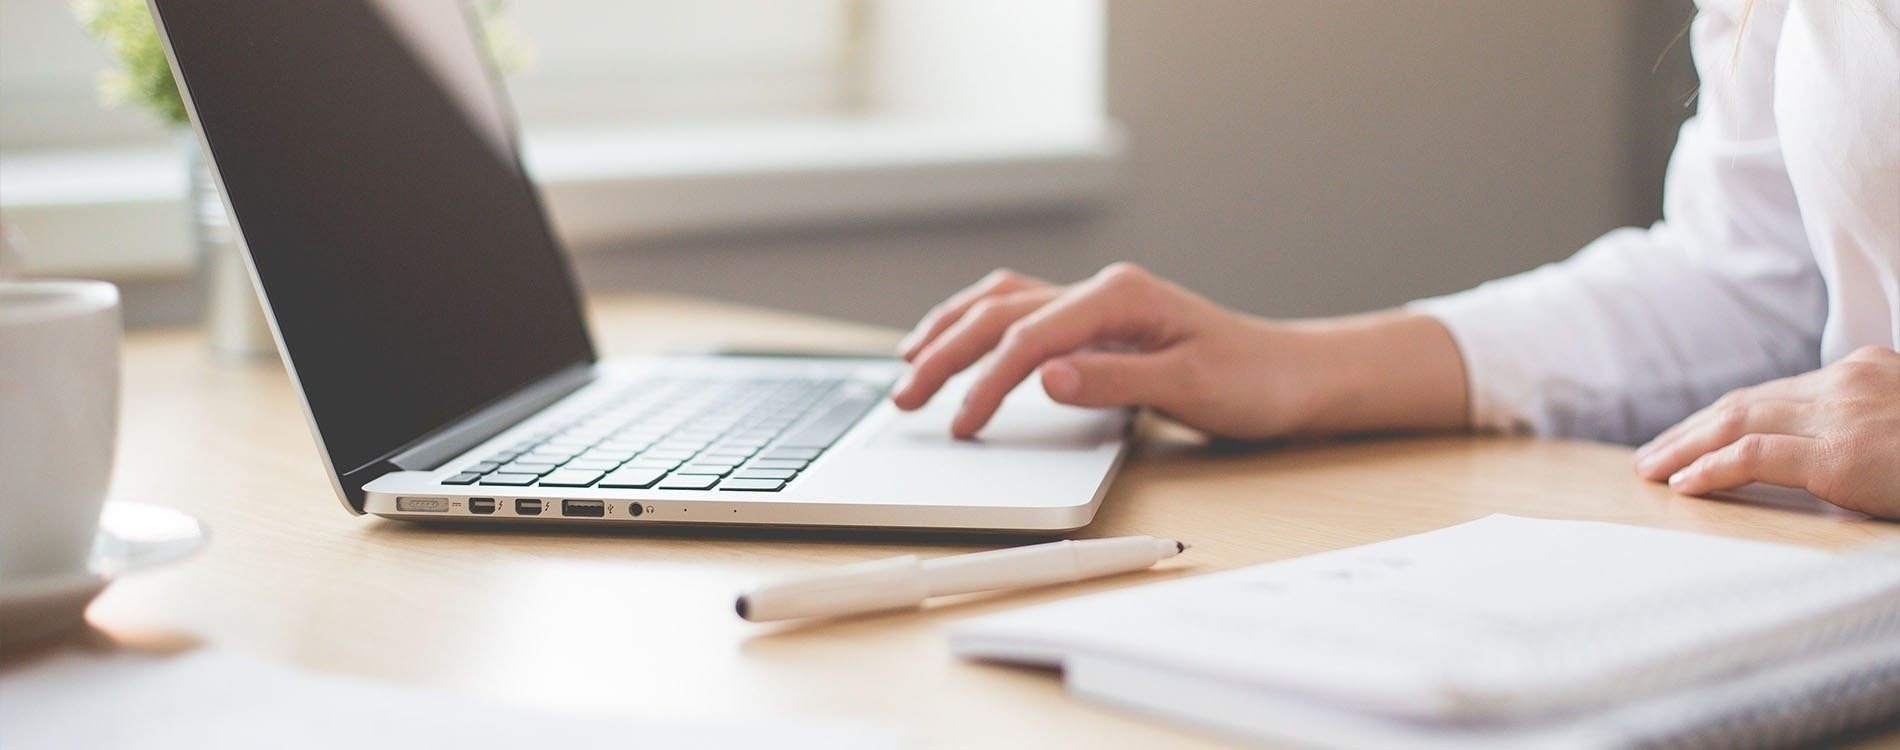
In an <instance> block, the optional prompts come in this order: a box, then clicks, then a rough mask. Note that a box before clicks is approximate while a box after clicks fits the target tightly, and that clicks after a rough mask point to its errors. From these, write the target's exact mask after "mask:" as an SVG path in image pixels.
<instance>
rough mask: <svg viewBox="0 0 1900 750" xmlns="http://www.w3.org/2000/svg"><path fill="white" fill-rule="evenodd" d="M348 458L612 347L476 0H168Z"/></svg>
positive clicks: (196, 102)
mask: <svg viewBox="0 0 1900 750" xmlns="http://www.w3.org/2000/svg"><path fill="white" fill-rule="evenodd" d="M154 6H155V8H156V9H157V10H158V11H159V15H160V18H161V19H162V23H163V27H164V29H165V33H166V34H167V36H168V38H169V40H170V44H171V48H172V52H173V55H174V61H175V63H176V65H177V68H178V70H179V72H180V75H182V76H183V78H184V80H185V84H186V89H187V93H188V96H189V98H190V100H191V103H192V105H193V109H194V110H195V113H196V117H197V120H198V123H199V125H200V126H201V127H202V128H203V130H204V134H205V138H206V139H207V141H208V142H209V143H210V146H211V153H212V157H213V158H214V159H215V162H216V165H217V168H218V172H219V174H220V176H221V177H222V178H223V181H224V186H225V191H226V194H227V195H228V196H229V200H230V202H231V206H232V209H233V211H234V213H235V215H236V218H237V221H238V224H239V226H240V227H241V229H242V232H243V237H244V240H245V242H246V243H247V244H248V245H249V247H250V252H251V258H252V261H253V263H254V264H255V267H256V269H257V274H258V276H259V278H260V279H261V281H262V282H263V286H264V291H265V296H266V299H267V300H268V304H269V307H270V310H271V313H272V315H273V316H274V317H275V318H276V321H277V326H278V330H279V332H280V334H281V336H282V339H283V344H284V348H285V349H286V351H287V353H288V355H289V358H290V362H291V365H292V367H293V368H294V369H295V372H296V377H297V379H298V380H299V381H300V384H301V386H302V388H303V392H304V397H305V398H306V399H307V400H308V403H309V408H310V412H311V415H312V417H313V418H314V420H315V422H316V424H317V428H318V432H319V433H320V435H321V437H322V441H323V445H324V448H325V449H326V450H327V451H328V452H329V454H330V460H331V465H332V466H333V468H335V470H336V471H337V472H338V473H340V474H347V473H349V472H351V471H353V470H355V469H359V468H362V467H363V466H365V465H368V464H370V463H372V462H374V461H376V460H377V459H379V458H381V457H384V456H386V455H388V454H390V453H391V452H393V451H395V450H397V449H398V448H401V447H403V446H405V445H406V444H408V443H410V442H413V441H415V440H416V439H417V438H419V437H422V436H423V435H425V434H426V433H428V432H430V431H432V430H434V429H437V428H439V427H442V426H444V425H445V424H446V423H449V422H451V421H453V420H455V419H456V418H458V417H461V416H464V415H467V414H469V413H471V412H473V411H476V410H478V409H480V408H482V407H483V406H485V405H488V404H490V403H493V402H494V401H496V400H498V399H500V398H502V397H504V396H506V395H508V394H510V393H512V392H514V391H516V390H518V389H520V388H522V387H523V386H527V385H529V384H531V383H533V382H535V381H536V380H538V379H540V378H543V377H545V376H547V375H550V374H552V373H555V372H557V371H560V370H563V369H565V368H568V367H571V366H573V365H575V364H578V363H584V362H588V361H591V360H592V359H593V356H594V355H593V348H592V345H591V344H590V342H589V340H588V337H587V330H586V326H585V324H584V322H583V320H582V318H581V311H580V309H579V303H578V299H577V296H576V294H575V290H574V288H573V285H572V280H571V278H570V277H569V274H568V268H567V266H566V260H565V258H564V257H563V256H562V254H561V251H560V248H559V247H558V246H557V245H556V243H555V240H554V238H553V237H552V236H551V232H550V230H549V228H548V226H547V223H546V220H545V217H544V216H543V214H542V212H541V208H540V204H539V200H538V199H537V197H536V196H535V193H534V189H533V186H532V185H531V184H530V183H529V182H528V179H527V177H526V175H525V174H523V172H522V169H521V166H520V162H519V159H518V157H517V155H516V151H515V145H514V140H513V138H514V137H513V133H512V120H511V115H510V112H509V109H508V107H507V104H506V102H505V101H504V100H503V99H502V94H501V92H500V91H499V88H498V86H497V85H496V82H495V80H494V77H493V75H492V74H491V68H490V64H489V60H488V58H487V56H486V53H485V52H484V51H483V50H482V48H481V46H480V44H479V43H478V41H477V38H476V31H475V29H474V25H473V23H472V21H471V17H470V15H469V14H468V12H467V9H466V8H464V7H463V5H462V4H461V3H460V2H459V1H458V0H323V1H322V2H258V0H155V2H154Z"/></svg>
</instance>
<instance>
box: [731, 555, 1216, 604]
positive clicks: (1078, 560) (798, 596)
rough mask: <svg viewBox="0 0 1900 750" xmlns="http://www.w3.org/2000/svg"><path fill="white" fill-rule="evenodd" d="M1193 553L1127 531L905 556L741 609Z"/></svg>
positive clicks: (917, 599)
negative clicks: (922, 556)
mask: <svg viewBox="0 0 1900 750" xmlns="http://www.w3.org/2000/svg"><path fill="white" fill-rule="evenodd" d="M1185 551H1187V545H1186V544H1182V543H1180V542H1177V541H1174V540H1173V539H1158V538H1156V537H1152V536H1123V537H1115V538H1112V539H1085V540H1082V541H1062V542H1050V543H1048V544H1034V545H1029V546H1027V547H1012V548H1010V549H999V550H992V551H990V552H977V553H973V554H968V555H953V556H950V557H940V558H937V559H934V560H923V559H919V558H918V557H917V556H916V555H905V556H903V557H893V558H890V559H888V560H876V561H873V562H867V563H859V564H857V565H847V566H845V567H842V568H839V569H837V570H833V571H830V572H828V573H820V574H818V575H814V576H809V577H805V578H797V579H793V580H789V581H781V582H779V583H774V584H770V585H767V586H761V587H759V588H756V589H753V590H751V591H748V592H746V593H744V594H740V595H739V602H738V605H737V609H738V610H739V616H740V617H743V618H745V619H748V620H752V621H753V622H763V621H766V620H789V619H792V618H796V617H829V616H834V615H848V614H855V613H859V612H874V611H877V610H882V609H906V608H910V607H915V606H918V605H920V604H923V603H924V600H925V599H928V598H930V597H933V596H947V595H950V594H967V593H971V592H975V591H993V590H996V589H1010V588H1025V587H1029V586H1046V585H1048V584H1052V583H1068V582H1070V581H1080V580H1083V579H1086V578H1095V577H1097V576H1105V575H1112V574H1115V573H1126V572H1129V571H1135V570H1141V569H1143V568H1147V567H1151V566H1153V565H1154V564H1155V563H1158V562H1161V561H1162V560H1166V559H1168V558H1170V557H1173V556H1175V555H1178V554H1181V553H1182V552H1185Z"/></svg>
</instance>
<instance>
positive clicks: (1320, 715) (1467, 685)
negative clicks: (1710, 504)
mask: <svg viewBox="0 0 1900 750" xmlns="http://www.w3.org/2000/svg"><path fill="white" fill-rule="evenodd" d="M950 641H951V646H952V648H953V649H954V650H955V651H956V653H958V654H959V655H961V656H964V657H966V658H972V659H981V660H991V661H1003V662H1013V663H1024V664H1033V665H1043V666H1060V667H1062V668H1063V670H1064V680H1065V682H1066V684H1067V685H1068V688H1069V690H1070V692H1072V693H1075V694H1076V695H1078V696H1081V697H1084V698H1088V699H1093V700H1098V701H1101V702H1104V703H1109V704H1113V705H1117V706H1121V707H1125V708H1129V709H1132V710H1136V711H1141V712H1145V713H1150V714H1155V715H1158V716H1162V717H1167V718H1173V719H1178V720H1183V721H1187V722H1190V723H1193V724H1196V725H1200V726H1204V727H1207V728H1210V729H1214V730H1217V731H1221V732H1225V733H1228V734H1232V735H1237V736H1240V737H1243V738H1248V739H1253V740H1279V741H1291V742H1295V743H1299V744H1304V745H1314V746H1330V747H1352V748H1365V747H1427V746H1447V747H1475V746H1486V745H1491V746H1497V747H1546V746H1548V747H1623V746H1632V745H1652V744H1663V745H1678V744H1687V745H1706V746H1718V747H1727V746H1738V745H1750V746H1790V745H1797V744H1801V743H1804V742H1810V741H1813V740H1814V739H1815V738H1819V737H1824V736H1829V735H1832V734H1835V733H1838V732H1840V731H1843V730H1846V729H1851V728H1854V727H1859V726H1865V725H1868V724H1870V723H1874V722H1879V721H1882V720H1885V719H1889V718H1892V717H1895V716H1896V715H1900V549H1896V548H1894V547H1883V548H1878V549H1870V550H1862V551H1855V552H1850V553H1844V554H1834V553H1827V552H1821V551H1816V550H1811V549H1806V548H1802V547H1793V546H1787V545H1779V544H1768V543H1761V542H1750V541H1741V540H1735V539H1727V538H1721V537H1713V536H1705V535H1700V534H1690V533H1684V532H1675V531H1664V530H1658V529H1648V528H1640V527H1633V526H1624V525H1618V524H1608V523H1596V522H1578V521H1555V520H1541V519H1530V518H1519V517H1513V516H1504V515H1496V516H1491V517H1488V518H1484V519H1480V520H1477V521H1472V522H1470V523H1465V524H1461V525H1458V526H1453V527H1450V528H1446V529H1440V530H1437V531H1432V532H1428V533H1424V534H1419V535H1415V536H1410V537H1404V538H1401V539H1395V540H1391V541H1388V542H1381V543H1378V544H1372V545H1367V546H1364V547H1356V548H1352V549H1346V550H1339V551H1335V552H1329V553H1323V554H1318V555H1313V556H1310V557H1304V558H1298V559H1294V560H1286V561H1282V562H1277V563H1271V564H1267V565H1261V566H1256V567H1252V568H1246V569H1242V570H1236V571H1230V572H1226V573H1219V574H1214V575H1207V576H1200V577H1195V578H1189V579H1185V580H1181V581H1175V582H1169V583H1163V584H1155V585H1150V586H1142V587H1136V588H1132V589H1124V590H1120V591H1114V592H1110V593H1107V594H1101V595H1096V596H1091V597H1084V598H1079V599H1073V600H1067V601H1062V602H1057V603H1055V604H1050V605H1044V606H1041V607H1034V608H1029V609H1024V610H1018V611H1013V612H1005V613H1002V614H999V615H992V616H988V617H983V618H978V619H974V620H969V621H965V622H962V623H958V624H956V625H955V626H953V627H952V630H951V635H950ZM1741 740H1747V741H1746V742H1741Z"/></svg>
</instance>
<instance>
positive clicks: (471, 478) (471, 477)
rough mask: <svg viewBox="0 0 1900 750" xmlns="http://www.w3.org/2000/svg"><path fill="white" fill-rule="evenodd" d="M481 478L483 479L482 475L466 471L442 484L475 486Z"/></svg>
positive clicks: (443, 481) (445, 480)
mask: <svg viewBox="0 0 1900 750" xmlns="http://www.w3.org/2000/svg"><path fill="white" fill-rule="evenodd" d="M481 478H482V475H481V474H477V473H475V472H472V471H465V472H462V473H460V474H457V475H455V476H452V477H449V478H448V479H444V480H442V483H443V484H474V483H475V480H478V479H481Z"/></svg>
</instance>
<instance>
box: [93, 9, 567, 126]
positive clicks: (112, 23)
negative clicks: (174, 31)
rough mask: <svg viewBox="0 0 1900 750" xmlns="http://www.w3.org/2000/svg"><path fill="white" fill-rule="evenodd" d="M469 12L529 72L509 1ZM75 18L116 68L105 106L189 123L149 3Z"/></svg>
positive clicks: (495, 51) (507, 62) (105, 82)
mask: <svg viewBox="0 0 1900 750" xmlns="http://www.w3.org/2000/svg"><path fill="white" fill-rule="evenodd" d="M273 1H274V0H273ZM471 7H473V9H474V11H475V14H476V15H477V16H478V17H479V18H480V19H481V25H482V36H483V39H484V41H485V42H486V43H487V44H488V50H489V54H490V55H492V56H493V57H494V59H495V65H496V67H498V68H500V69H501V71H502V72H503V73H514V72H517V71H520V70H523V69H525V68H527V66H528V60H529V49H528V46H527V44H526V43H524V42H523V41H522V40H521V37H520V35H518V34H516V33H515V30H514V27H513V26H511V25H509V24H508V22H507V20H506V19H505V18H504V15H505V13H506V10H507V3H506V0H473V2H472V3H471ZM73 14H74V15H75V16H77V17H78V18H79V23H80V25H82V26H84V27H85V28H86V31H87V32H88V33H90V34H92V35H93V36H94V37H97V38H98V39H99V41H101V42H103V43H105V46H106V51H107V53H109V54H110V55H111V57H112V60H113V67H112V68H111V69H109V70H106V71H104V72H102V73H100V75H99V97H100V100H101V101H102V102H103V103H104V104H105V105H106V106H108V107H117V106H121V105H124V104H126V103H133V104H138V105H142V106H144V107H145V108H146V109H147V110H149V111H151V113H152V114H153V115H155V116H157V117H158V118H159V119H161V120H164V121H165V122H167V123H169V124H172V125H183V124H184V123H185V122H186V119H185V102H184V100H183V99H182V98H181V97H179V95H178V85H177V84H176V83H175V82H174V81H173V80H172V71H171V65H170V64H169V63H167V62H166V61H165V48H164V47H163V46H161V45H160V43H159V41H158V27H157V26H156V25H154V24H153V23H152V14H151V12H150V11H148V10H147V9H146V6H145V0H74V2H73Z"/></svg>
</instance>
